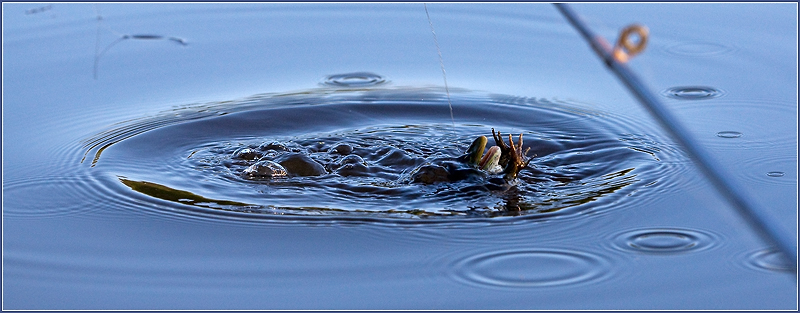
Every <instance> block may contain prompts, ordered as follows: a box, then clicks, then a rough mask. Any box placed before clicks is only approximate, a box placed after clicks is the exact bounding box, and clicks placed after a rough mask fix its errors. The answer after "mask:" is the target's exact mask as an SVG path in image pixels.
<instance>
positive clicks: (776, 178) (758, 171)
mask: <svg viewBox="0 0 800 313" xmlns="http://www.w3.org/2000/svg"><path fill="white" fill-rule="evenodd" d="M732 173H733V174H734V175H736V176H739V177H743V178H744V179H746V180H748V181H757V182H762V183H769V184H779V185H795V186H796V185H797V155H774V154H763V155H759V156H757V157H754V158H750V159H747V160H744V161H743V162H742V168H741V169H740V170H738V171H734V172H732Z"/></svg>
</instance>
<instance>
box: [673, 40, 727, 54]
mask: <svg viewBox="0 0 800 313" xmlns="http://www.w3.org/2000/svg"><path fill="white" fill-rule="evenodd" d="M664 50H665V51H666V52H667V53H669V54H672V55H678V56H692V57H714V56H718V55H722V54H728V53H732V52H734V51H736V50H737V49H736V48H735V47H733V46H729V45H725V44H722V43H717V42H702V41H692V42H678V43H675V44H672V45H668V46H665V47H664Z"/></svg>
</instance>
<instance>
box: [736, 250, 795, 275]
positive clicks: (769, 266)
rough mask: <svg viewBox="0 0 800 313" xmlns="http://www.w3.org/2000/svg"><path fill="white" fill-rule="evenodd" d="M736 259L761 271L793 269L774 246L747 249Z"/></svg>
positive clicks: (788, 271)
mask: <svg viewBox="0 0 800 313" xmlns="http://www.w3.org/2000/svg"><path fill="white" fill-rule="evenodd" d="M736 261H737V263H738V262H741V263H743V265H744V266H745V267H746V268H749V269H752V270H757V271H762V272H763V271H767V272H773V273H791V272H793V271H794V270H795V269H794V268H792V264H791V263H789V262H788V261H786V260H785V259H784V257H783V254H781V252H780V251H779V250H778V249H774V248H766V249H759V250H756V251H749V252H747V253H744V254H742V255H740V256H739V257H737V258H736Z"/></svg>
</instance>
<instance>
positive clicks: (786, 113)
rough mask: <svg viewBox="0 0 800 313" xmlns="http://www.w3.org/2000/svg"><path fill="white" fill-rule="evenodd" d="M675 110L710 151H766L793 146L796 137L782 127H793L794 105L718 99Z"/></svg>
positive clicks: (684, 105)
mask: <svg viewBox="0 0 800 313" xmlns="http://www.w3.org/2000/svg"><path fill="white" fill-rule="evenodd" d="M676 108H677V110H679V111H680V112H681V113H682V114H686V115H688V116H692V119H691V124H689V125H687V126H689V127H690V128H691V129H692V130H694V131H697V132H700V135H697V139H698V140H699V141H700V142H701V143H703V144H704V145H707V146H710V147H716V148H736V149H740V148H745V149H770V148H772V147H794V146H796V144H797V133H792V132H786V131H785V129H786V126H791V125H796V124H797V105H796V104H795V103H789V102H779V101H770V100H752V101H750V100H723V99H722V98H720V99H710V100H707V101H703V102H702V105H698V104H697V103H696V102H685V101H681V102H676ZM772 125H781V126H775V127H773V126H772ZM702 134H706V135H702Z"/></svg>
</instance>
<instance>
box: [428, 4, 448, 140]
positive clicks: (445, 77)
mask: <svg viewBox="0 0 800 313" xmlns="http://www.w3.org/2000/svg"><path fill="white" fill-rule="evenodd" d="M422 5H424V6H425V16H427V17H428V25H430V26H431V33H432V34H433V43H434V44H436V53H438V54H439V66H440V67H441V68H442V78H443V79H444V92H445V94H447V106H448V107H450V121H451V122H452V123H453V140H455V139H456V119H455V118H454V117H453V103H452V102H451V101H450V88H448V87H447V72H445V70H444V60H443V59H442V50H441V49H439V40H438V39H436V31H434V30H433V22H431V15H430V14H428V4H427V3H423V4H422Z"/></svg>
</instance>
